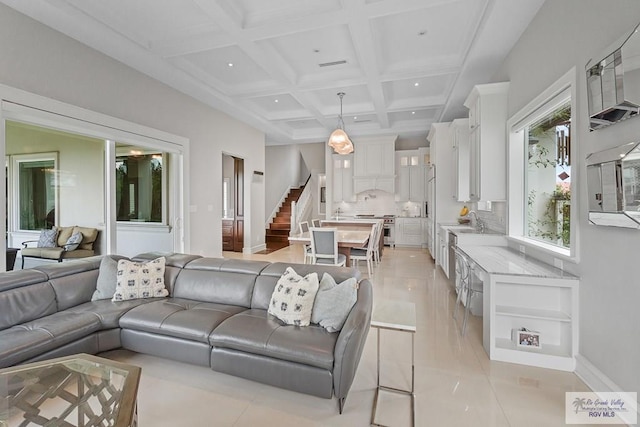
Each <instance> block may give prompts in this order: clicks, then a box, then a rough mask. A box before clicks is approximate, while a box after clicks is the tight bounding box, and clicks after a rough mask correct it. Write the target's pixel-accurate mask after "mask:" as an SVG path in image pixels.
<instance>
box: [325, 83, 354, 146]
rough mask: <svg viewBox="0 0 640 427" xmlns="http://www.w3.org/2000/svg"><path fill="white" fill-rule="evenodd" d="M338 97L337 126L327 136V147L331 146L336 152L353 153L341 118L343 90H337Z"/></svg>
mask: <svg viewBox="0 0 640 427" xmlns="http://www.w3.org/2000/svg"><path fill="white" fill-rule="evenodd" d="M338 96H339V97H340V115H339V116H338V128H337V129H336V130H334V131H333V132H331V136H329V147H331V148H333V149H334V151H335V152H336V153H338V154H349V153H353V143H352V142H351V140H350V139H349V136H348V135H347V133H346V132H345V131H344V120H342V97H343V96H344V92H338Z"/></svg>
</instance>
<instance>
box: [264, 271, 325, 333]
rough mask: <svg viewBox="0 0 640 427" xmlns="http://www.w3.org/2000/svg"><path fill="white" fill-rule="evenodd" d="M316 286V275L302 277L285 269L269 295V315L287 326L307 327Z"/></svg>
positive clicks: (316, 289)
mask: <svg viewBox="0 0 640 427" xmlns="http://www.w3.org/2000/svg"><path fill="white" fill-rule="evenodd" d="M318 286H319V284H318V273H310V274H308V275H306V276H305V277H302V276H300V275H299V274H298V273H296V272H295V271H294V270H293V268H291V267H287V269H286V270H285V272H284V274H283V275H282V276H281V277H280V279H278V283H276V287H275V289H274V290H273V294H272V295H271V301H270V302H269V314H271V315H273V316H276V317H277V318H278V319H280V320H282V321H283V322H284V323H286V324H287V325H295V326H309V322H310V320H311V310H312V309H313V300H314V299H315V298H316V293H317V292H318Z"/></svg>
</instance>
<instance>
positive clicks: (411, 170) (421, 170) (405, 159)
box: [395, 150, 425, 203]
mask: <svg viewBox="0 0 640 427" xmlns="http://www.w3.org/2000/svg"><path fill="white" fill-rule="evenodd" d="M423 162H424V154H422V153H421V151H419V150H403V151H396V186H395V188H396V190H395V193H396V201H399V202H409V201H410V202H418V203H419V202H423V201H424V200H425V187H424V186H425V166H424V163H423Z"/></svg>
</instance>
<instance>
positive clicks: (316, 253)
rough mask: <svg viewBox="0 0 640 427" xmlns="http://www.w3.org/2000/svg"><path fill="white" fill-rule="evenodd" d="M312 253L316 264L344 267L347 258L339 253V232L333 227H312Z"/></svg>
mask: <svg viewBox="0 0 640 427" xmlns="http://www.w3.org/2000/svg"><path fill="white" fill-rule="evenodd" d="M309 231H310V233H311V253H312V255H313V263H314V264H329V265H339V266H344V265H345V264H346V263H347V257H346V256H345V255H344V254H341V253H338V236H337V233H338V230H337V229H336V228H331V227H320V228H316V227H311V229H310V230H309Z"/></svg>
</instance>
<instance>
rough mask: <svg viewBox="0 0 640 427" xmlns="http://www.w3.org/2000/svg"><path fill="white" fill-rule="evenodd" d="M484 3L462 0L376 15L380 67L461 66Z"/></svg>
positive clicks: (391, 69) (374, 24)
mask: <svg viewBox="0 0 640 427" xmlns="http://www.w3.org/2000/svg"><path fill="white" fill-rule="evenodd" d="M483 6H484V2H483V1H478V0H460V1H455V2H452V3H444V4H439V5H437V6H433V7H428V8H425V9H422V10H418V11H415V10H414V11H408V12H405V13H398V14H394V15H388V16H383V17H380V18H376V19H374V20H373V22H372V29H373V34H374V38H375V40H376V41H377V43H378V46H379V47H378V52H379V57H378V63H379V66H380V69H381V70H383V72H384V73H394V72H399V71H402V70H416V69H426V70H437V69H438V68H440V69H442V68H444V67H452V66H458V67H459V66H460V65H462V62H463V61H464V58H465V53H466V50H467V48H468V43H469V40H471V39H472V38H473V35H474V32H475V25H474V21H477V17H478V16H481V11H482V7H483Z"/></svg>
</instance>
